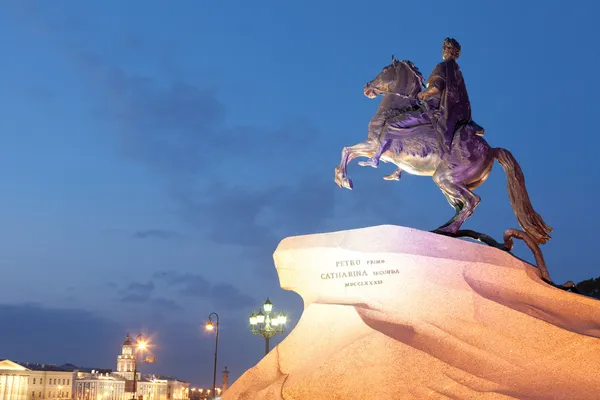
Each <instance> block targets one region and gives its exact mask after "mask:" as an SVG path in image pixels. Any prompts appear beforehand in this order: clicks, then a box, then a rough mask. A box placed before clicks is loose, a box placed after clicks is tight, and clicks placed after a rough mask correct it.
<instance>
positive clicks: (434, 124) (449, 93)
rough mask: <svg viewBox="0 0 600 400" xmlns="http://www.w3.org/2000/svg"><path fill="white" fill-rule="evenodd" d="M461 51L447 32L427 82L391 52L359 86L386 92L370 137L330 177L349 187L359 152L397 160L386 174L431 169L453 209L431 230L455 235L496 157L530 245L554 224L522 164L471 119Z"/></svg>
mask: <svg viewBox="0 0 600 400" xmlns="http://www.w3.org/2000/svg"><path fill="white" fill-rule="evenodd" d="M460 50H461V47H460V44H459V43H458V42H457V41H456V39H453V38H446V39H445V40H444V43H443V45H442V59H443V60H442V62H440V63H439V64H438V65H437V66H436V67H435V69H434V70H433V72H432V73H431V76H430V77H429V79H427V81H425V79H424V77H423V75H422V74H421V73H420V72H419V70H418V69H417V67H416V66H415V65H414V64H413V63H412V62H410V61H406V60H405V61H398V60H396V59H395V58H394V56H392V63H391V64H390V65H387V66H386V67H384V68H383V70H382V71H381V73H380V74H379V75H377V76H376V77H375V79H373V80H372V81H370V82H368V83H367V84H366V85H365V87H364V94H365V96H367V97H369V98H375V97H377V96H378V95H383V99H382V101H381V104H380V105H379V108H378V109H377V112H376V114H375V116H374V117H373V118H372V119H371V121H370V122H369V129H368V138H367V140H366V141H364V142H362V143H358V144H356V145H354V146H347V147H344V148H343V150H342V159H341V162H340V165H339V166H337V167H336V168H335V182H336V183H337V184H338V186H339V187H344V188H347V189H352V187H353V186H352V180H351V179H350V178H348V173H347V167H348V164H349V163H350V162H351V161H352V160H353V159H355V158H357V157H367V158H368V160H366V161H362V162H360V163H359V165H361V166H370V167H374V168H377V166H378V165H379V161H380V160H381V161H383V162H386V163H392V164H394V165H396V167H397V169H396V170H395V171H394V172H392V173H391V174H390V175H387V176H385V177H384V179H386V180H399V179H400V176H401V173H402V171H406V172H407V173H409V174H413V175H419V176H431V177H432V178H433V181H434V182H435V183H436V185H438V187H439V188H440V189H441V190H442V192H443V194H444V196H445V197H446V199H447V200H448V202H449V203H450V205H451V206H452V207H453V208H454V209H455V211H456V213H455V215H454V217H452V218H451V219H450V220H449V221H448V222H447V223H445V224H444V225H442V226H440V227H439V228H437V229H436V230H435V231H434V232H437V233H441V234H446V235H451V236H452V235H458V234H459V233H460V232H467V231H460V232H459V230H460V228H461V226H462V225H463V223H464V222H465V220H466V219H467V218H469V217H470V216H471V215H472V214H473V211H474V210H475V208H476V207H477V205H478V204H479V202H480V197H479V196H477V195H476V194H475V193H473V190H474V189H475V188H477V187H478V186H480V185H481V184H482V183H483V182H485V180H486V179H487V178H488V176H489V175H490V172H491V170H492V166H493V164H494V160H497V161H498V163H499V164H500V165H501V166H502V168H503V169H504V171H505V173H506V177H507V180H508V195H509V198H510V202H511V204H512V208H513V211H514V213H515V215H516V217H517V221H518V222H519V225H520V226H521V228H522V229H523V231H524V233H525V235H526V236H527V239H528V241H529V242H530V243H529V244H530V245H531V246H536V245H540V244H544V243H546V242H547V241H548V240H550V236H549V233H550V232H552V228H550V227H549V226H548V225H546V223H545V222H544V220H543V219H542V217H541V216H540V215H539V214H538V213H536V212H535V210H534V209H533V206H532V205H531V201H530V200H529V195H528V193H527V189H526V187H525V177H524V176H523V172H522V170H521V167H520V166H519V163H518V162H517V160H516V159H515V158H514V157H513V155H512V154H511V153H510V152H509V151H508V150H506V149H502V148H492V147H490V145H489V144H488V143H487V141H486V140H485V139H484V138H483V135H484V129H483V128H482V127H481V126H479V125H478V124H476V123H475V122H474V121H473V120H472V118H471V104H470V101H469V96H468V93H467V89H466V85H465V81H464V78H463V75H462V72H461V71H460V68H459V66H458V63H457V60H458V58H459V56H460ZM468 232H472V231H468ZM482 237H485V235H482V234H478V235H477V237H476V238H477V239H479V240H482ZM505 239H506V238H505ZM484 241H486V240H484ZM486 242H488V244H489V241H486ZM531 246H530V247H531Z"/></svg>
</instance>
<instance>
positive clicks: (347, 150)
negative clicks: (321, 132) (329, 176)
mask: <svg viewBox="0 0 600 400" xmlns="http://www.w3.org/2000/svg"><path fill="white" fill-rule="evenodd" d="M376 150H377V143H375V142H374V141H372V140H367V141H366V142H362V143H358V144H355V145H354V146H345V147H344V148H343V149H342V159H341V161H340V165H338V166H337V167H335V183H337V185H338V186H339V187H342V188H346V189H352V187H353V186H352V179H350V178H348V164H349V163H350V162H352V160H354V159H355V158H357V157H371V156H372V155H373V154H374V153H375V151H376Z"/></svg>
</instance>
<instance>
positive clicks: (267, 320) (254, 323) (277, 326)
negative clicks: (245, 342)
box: [250, 298, 287, 355]
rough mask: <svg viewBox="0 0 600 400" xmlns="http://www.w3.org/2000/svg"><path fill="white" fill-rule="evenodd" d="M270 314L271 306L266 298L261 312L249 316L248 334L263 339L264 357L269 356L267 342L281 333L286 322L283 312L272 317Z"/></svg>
mask: <svg viewBox="0 0 600 400" xmlns="http://www.w3.org/2000/svg"><path fill="white" fill-rule="evenodd" d="M263 310H264V313H263ZM271 312H273V304H272V303H271V301H270V300H269V299H268V298H267V301H265V304H263V306H262V310H259V311H258V314H257V313H255V312H252V315H250V332H251V333H252V334H253V335H257V336H262V337H263V338H264V339H265V355H267V354H269V340H270V339H271V338H272V337H273V336H275V335H277V334H278V333H283V331H284V328H285V324H286V322H287V316H286V315H285V314H284V313H283V311H282V312H280V313H279V315H277V313H273V316H272V317H271Z"/></svg>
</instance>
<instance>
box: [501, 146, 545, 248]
mask: <svg viewBox="0 0 600 400" xmlns="http://www.w3.org/2000/svg"><path fill="white" fill-rule="evenodd" d="M493 154H494V158H495V159H496V160H498V163H499V164H500V165H501V166H502V168H503V169H504V173H505V174H506V180H507V181H508V197H509V198H510V204H511V205H512V208H513V211H514V213H515V216H516V217H517V221H518V222H519V225H521V228H522V229H523V230H524V231H525V232H526V233H528V234H529V235H531V236H532V237H533V239H534V240H535V242H536V243H538V244H544V243H546V242H547V241H548V240H550V235H549V234H548V233H550V232H552V228H551V227H549V226H548V225H546V223H545V222H544V220H543V219H542V217H541V216H540V215H539V214H538V213H536V212H535V210H534V209H533V206H532V205H531V200H529V195H528V194H527V188H526V187H525V176H523V171H522V170H521V167H520V166H519V163H518V162H517V160H516V159H515V157H514V156H513V155H512V154H511V153H510V151H508V150H506V149H501V148H495V149H493Z"/></svg>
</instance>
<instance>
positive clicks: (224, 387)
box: [221, 367, 229, 392]
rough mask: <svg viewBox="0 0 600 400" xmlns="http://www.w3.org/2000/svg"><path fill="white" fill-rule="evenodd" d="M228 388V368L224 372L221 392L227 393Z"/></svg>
mask: <svg viewBox="0 0 600 400" xmlns="http://www.w3.org/2000/svg"><path fill="white" fill-rule="evenodd" d="M228 386H229V371H227V367H225V370H224V371H223V388H222V389H221V390H222V391H223V392H225V391H226V390H227V387H228Z"/></svg>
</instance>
